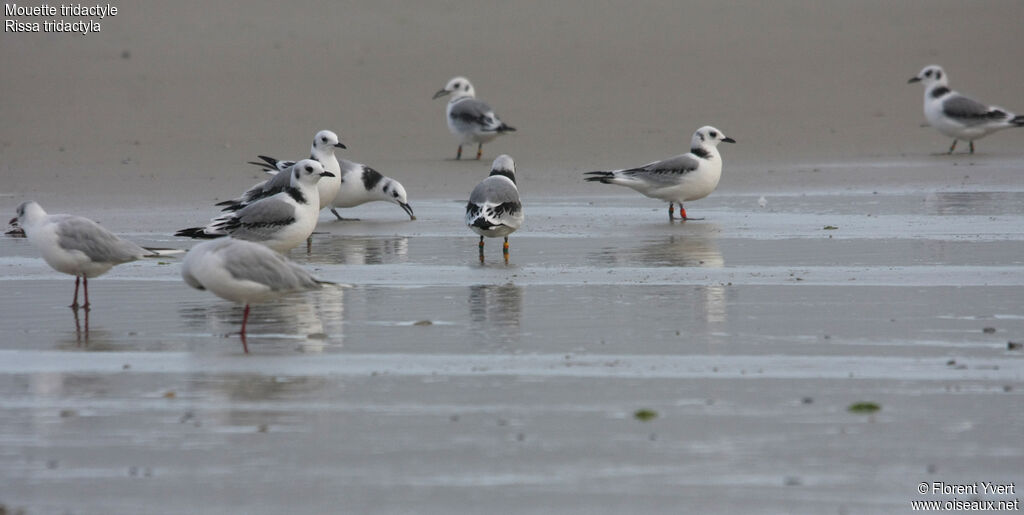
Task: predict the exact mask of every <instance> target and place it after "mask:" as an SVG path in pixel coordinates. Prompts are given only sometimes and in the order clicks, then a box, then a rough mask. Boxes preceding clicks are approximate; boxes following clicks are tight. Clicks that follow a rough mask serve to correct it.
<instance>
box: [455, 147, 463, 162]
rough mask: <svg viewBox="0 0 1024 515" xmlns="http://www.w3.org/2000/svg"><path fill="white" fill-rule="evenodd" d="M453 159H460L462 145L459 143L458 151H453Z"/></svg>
mask: <svg viewBox="0 0 1024 515" xmlns="http://www.w3.org/2000/svg"><path fill="white" fill-rule="evenodd" d="M455 159H456V160H458V159H462V145H459V151H458V152H456V153H455Z"/></svg>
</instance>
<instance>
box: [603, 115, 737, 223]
mask: <svg viewBox="0 0 1024 515" xmlns="http://www.w3.org/2000/svg"><path fill="white" fill-rule="evenodd" d="M723 141H724V142H726V143H736V140H734V139H732V138H730V137H727V136H726V135H725V134H724V133H722V131H720V130H718V129H716V128H714V127H712V126H710V125H705V126H704V127H701V128H699V129H697V132H694V133H693V137H692V138H690V152H688V153H686V154H680V155H678V156H675V157H670V158H668V159H664V160H661V161H655V162H653V163H647V164H645V165H643V166H638V167H636V168H624V169H622V170H614V171H599V172H587V173H586V174H585V175H592V176H593V177H587V178H586V180H587V181H590V182H600V183H602V184H616V185H619V186H626V187H628V188H632V189H634V190H636V191H638V192H640V193H642V194H644V195H646V196H648V197H651V198H656V199H661V200H664V201H667V202H668V219H669V220H674V219H675V217H674V214H673V203H678V204H679V215H680V216H681V218H682V220H683V221H686V220H696V219H695V218H688V217H687V216H686V209H684V208H683V202H687V201H691V200H698V199H702V198H704V197H706V196H708V195H710V194H711V192H712V191H715V188H717V187H718V181H719V179H721V177H722V156H721V154H719V153H718V144H719V143H721V142H723Z"/></svg>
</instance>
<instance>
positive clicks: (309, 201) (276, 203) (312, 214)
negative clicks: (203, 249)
mask: <svg viewBox="0 0 1024 515" xmlns="http://www.w3.org/2000/svg"><path fill="white" fill-rule="evenodd" d="M290 170H291V172H290V174H289V175H290V183H289V185H288V187H287V188H285V189H284V191H281V192H280V193H276V194H274V195H271V196H269V197H264V198H261V199H259V200H257V201H255V202H253V203H251V204H248V205H246V206H245V207H243V208H241V209H239V210H238V211H234V212H231V213H227V214H225V215H222V216H220V217H218V218H215V219H213V221H211V222H210V223H208V224H206V226H204V227H190V228H188V229H182V230H180V231H178V232H176V233H175V234H174V235H175V236H185V237H188V238H207V239H209V238H220V237H222V236H232V237H234V238H237V239H240V240H249V241H255V242H258V243H262V244H264V245H266V246H268V247H270V248H272V249H274V250H276V251H278V252H287V251H288V250H291V249H292V248H294V247H296V246H298V245H299V244H300V243H302V242H303V241H306V239H307V238H309V236H310V235H311V234H313V229H315V228H316V222H317V218H318V217H319V214H320V194H319V193H318V192H317V189H316V185H317V182H319V181H320V179H321V178H322V177H333V176H334V174H332V173H331V172H327V171H324V168H323V166H322V165H321V164H320V162H319V161H316V160H314V159H303V160H302V161H299V162H298V163H295V165H294V166H292V167H291V169H290Z"/></svg>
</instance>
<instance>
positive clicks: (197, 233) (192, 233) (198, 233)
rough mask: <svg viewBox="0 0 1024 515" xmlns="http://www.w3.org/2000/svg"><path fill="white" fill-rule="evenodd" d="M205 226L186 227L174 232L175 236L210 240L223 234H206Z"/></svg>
mask: <svg viewBox="0 0 1024 515" xmlns="http://www.w3.org/2000/svg"><path fill="white" fill-rule="evenodd" d="M204 229H206V228H205V227H189V228H188V229H182V230H180V231H178V232H176V233H174V235H175V236H178V237H182V238H202V239H206V240H212V239H214V238H220V237H221V236H223V234H207V233H206V232H205V230H204Z"/></svg>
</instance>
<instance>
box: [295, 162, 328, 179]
mask: <svg viewBox="0 0 1024 515" xmlns="http://www.w3.org/2000/svg"><path fill="white" fill-rule="evenodd" d="M321 177H334V174H333V173H331V172H325V171H324V166H323V165H322V164H320V161H317V160H316V159H303V160H302V161H299V162H298V163H295V165H294V166H292V180H293V181H298V182H301V183H303V184H316V183H317V181H319V180H320V178H321Z"/></svg>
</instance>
